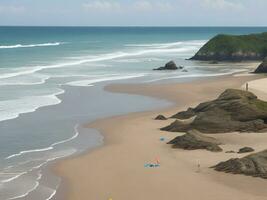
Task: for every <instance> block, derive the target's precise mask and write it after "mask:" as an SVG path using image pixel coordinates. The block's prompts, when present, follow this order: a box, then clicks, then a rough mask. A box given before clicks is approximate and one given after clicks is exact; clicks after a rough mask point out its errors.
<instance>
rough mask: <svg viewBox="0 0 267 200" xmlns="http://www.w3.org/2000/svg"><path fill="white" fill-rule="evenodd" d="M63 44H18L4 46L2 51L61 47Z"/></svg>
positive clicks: (1, 47)
mask: <svg viewBox="0 0 267 200" xmlns="http://www.w3.org/2000/svg"><path fill="white" fill-rule="evenodd" d="M61 44H63V43H61V42H52V43H42V44H16V45H2V46H0V49H16V48H32V47H48V46H59V45H61Z"/></svg>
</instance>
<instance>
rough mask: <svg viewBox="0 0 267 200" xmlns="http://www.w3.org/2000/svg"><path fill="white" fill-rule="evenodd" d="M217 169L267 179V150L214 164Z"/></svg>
mask: <svg viewBox="0 0 267 200" xmlns="http://www.w3.org/2000/svg"><path fill="white" fill-rule="evenodd" d="M212 168H214V169H215V170H216V171H221V172H226V173H232V174H244V175H248V176H254V177H261V178H265V179H267V150H265V151H262V152H259V153H255V154H251V155H249V156H246V157H244V158H234V159H230V160H228V161H226V162H221V163H219V164H217V165H215V166H213V167H212Z"/></svg>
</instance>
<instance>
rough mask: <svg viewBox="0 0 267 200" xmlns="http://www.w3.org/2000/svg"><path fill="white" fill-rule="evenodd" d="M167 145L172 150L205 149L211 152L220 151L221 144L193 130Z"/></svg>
mask: <svg viewBox="0 0 267 200" xmlns="http://www.w3.org/2000/svg"><path fill="white" fill-rule="evenodd" d="M168 144H171V145H172V147H173V148H179V149H185V150H196V149H206V150H208V151H212V152H220V151H222V149H221V148H220V147H219V145H220V144H221V143H220V142H219V141H217V140H216V139H215V138H212V137H208V136H205V135H204V134H202V133H200V132H198V131H195V130H192V131H188V132H187V133H186V134H185V135H182V136H179V137H176V138H174V139H173V140H171V141H170V142H168Z"/></svg>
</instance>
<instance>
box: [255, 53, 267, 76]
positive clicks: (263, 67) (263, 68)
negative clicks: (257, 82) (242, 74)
mask: <svg viewBox="0 0 267 200" xmlns="http://www.w3.org/2000/svg"><path fill="white" fill-rule="evenodd" d="M255 73H267V57H266V58H265V59H264V60H263V62H262V63H261V64H260V65H259V66H258V68H257V69H256V70H255Z"/></svg>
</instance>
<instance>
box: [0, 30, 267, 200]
mask: <svg viewBox="0 0 267 200" xmlns="http://www.w3.org/2000/svg"><path fill="white" fill-rule="evenodd" d="M264 31H267V27H0V61H1V62H0V94H1V95H0V199H1V200H5V199H38V200H49V199H54V198H55V197H56V192H57V188H58V187H59V186H60V183H61V179H60V177H55V176H52V175H50V176H48V175H47V174H48V173H44V172H45V171H46V170H45V169H46V166H47V165H49V164H50V163H51V162H54V161H56V160H57V159H61V158H65V157H67V156H71V155H76V154H79V153H82V152H84V151H85V150H90V149H91V148H95V147H97V146H99V145H102V143H103V137H102V136H101V134H100V133H98V132H97V131H96V130H93V129H86V128H84V127H83V124H84V123H86V122H90V121H94V120H96V119H101V118H105V117H110V116H114V115H120V114H125V113H129V112H137V111H145V110H152V109H156V108H161V107H166V106H169V105H171V102H166V101H163V100H157V99H152V98H149V97H143V96H138V95H126V94H112V93H109V92H106V91H104V90H103V87H104V86H105V85H107V84H110V83H132V84H137V83H149V84H157V83H159V82H160V83H165V82H170V81H176V82H179V81H181V82H183V81H189V80H192V79H197V78H202V77H211V76H220V75H225V74H232V73H235V72H243V71H248V70H250V68H248V67H245V65H242V64H231V63H223V64H219V65H214V64H209V63H200V62H196V61H190V60H186V59H187V58H190V57H192V56H193V55H194V53H196V52H197V51H198V49H199V48H200V47H201V46H202V45H203V44H205V42H207V41H208V40H209V39H210V38H212V37H213V36H215V35H216V34H219V33H227V34H249V33H260V32H264ZM170 60H174V61H175V62H176V63H177V65H180V66H184V67H185V69H186V70H187V72H185V71H182V70H177V71H173V72H163V71H153V70H152V69H153V68H157V67H160V66H163V65H164V64H165V63H166V62H168V61H170ZM129 105H131V106H129Z"/></svg>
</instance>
